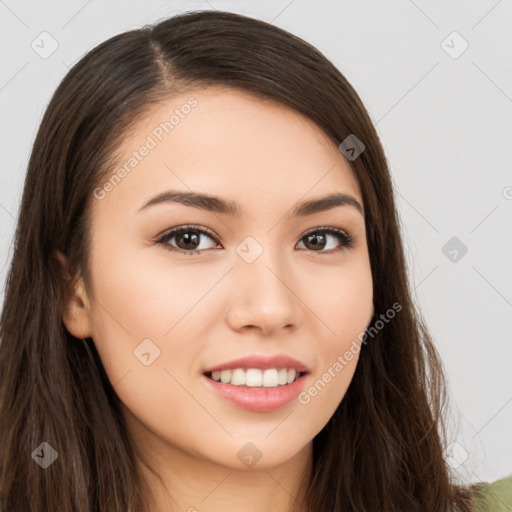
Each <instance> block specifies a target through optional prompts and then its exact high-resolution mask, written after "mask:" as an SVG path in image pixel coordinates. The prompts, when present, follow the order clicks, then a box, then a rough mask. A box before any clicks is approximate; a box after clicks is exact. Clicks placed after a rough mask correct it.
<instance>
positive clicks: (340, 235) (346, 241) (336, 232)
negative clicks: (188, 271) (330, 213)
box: [154, 225, 356, 256]
mask: <svg viewBox="0 0 512 512" xmlns="http://www.w3.org/2000/svg"><path fill="white" fill-rule="evenodd" d="M190 231H193V232H195V233H199V234H202V235H206V236H208V237H209V238H211V239H212V240H213V241H214V242H215V243H216V244H220V242H219V240H218V238H217V237H216V236H215V235H214V234H213V233H212V232H211V231H210V230H209V229H204V228H198V227H196V226H190V225H187V226H181V227H179V228H174V229H172V230H170V231H167V232H165V233H164V234H163V235H161V236H159V237H157V239H156V240H154V243H155V244H159V245H162V246H163V248H164V249H166V250H168V251H172V252H180V253H182V254H184V255H188V256H192V255H193V254H201V252H203V251H205V250H207V249H195V250H192V251H186V250H184V249H180V248H178V247H174V246H173V245H170V244H169V243H168V242H169V240H171V239H172V238H174V237H176V236H179V235H181V234H183V233H188V232H190ZM316 233H323V234H329V235H333V236H334V237H335V238H336V239H337V240H338V241H339V242H340V247H339V248H337V249H331V250H329V251H310V252H313V253H318V254H322V253H324V254H333V253H338V252H341V251H344V250H346V249H350V248H352V247H353V246H354V243H355V241H356V240H355V238H354V237H353V236H352V235H350V234H348V233H347V232H346V231H344V230H342V229H339V228H334V227H329V226H322V227H319V228H314V229H312V230H310V231H307V232H306V233H305V234H304V235H302V236H301V237H300V240H299V241H301V240H302V239H303V238H306V237H307V236H309V235H312V234H316ZM306 250H307V249H306Z"/></svg>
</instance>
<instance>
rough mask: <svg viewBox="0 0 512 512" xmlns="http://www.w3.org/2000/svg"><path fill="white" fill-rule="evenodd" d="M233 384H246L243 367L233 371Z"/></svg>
mask: <svg viewBox="0 0 512 512" xmlns="http://www.w3.org/2000/svg"><path fill="white" fill-rule="evenodd" d="M231 384H233V386H245V372H244V371H243V370H242V369H241V368H237V369H236V370H234V371H233V375H231Z"/></svg>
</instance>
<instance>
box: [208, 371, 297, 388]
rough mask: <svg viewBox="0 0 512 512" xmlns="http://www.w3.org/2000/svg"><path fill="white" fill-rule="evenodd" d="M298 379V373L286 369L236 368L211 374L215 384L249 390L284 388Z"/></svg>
mask: <svg viewBox="0 0 512 512" xmlns="http://www.w3.org/2000/svg"><path fill="white" fill-rule="evenodd" d="M299 377H300V373H299V372H297V371H296V370H294V369H287V368H281V369H277V368H269V369H267V370H259V369H258V368H249V369H247V370H244V369H243V368H237V369H236V370H222V371H215V372H212V374H211V378H212V379H213V380H214V381H216V382H222V384H232V385H233V386H247V387H250V388H257V387H264V388H275V387H277V386H284V385H286V384H291V383H292V382H293V381H294V380H296V379H298V378H299Z"/></svg>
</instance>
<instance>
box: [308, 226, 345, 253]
mask: <svg viewBox="0 0 512 512" xmlns="http://www.w3.org/2000/svg"><path fill="white" fill-rule="evenodd" d="M329 237H330V238H334V239H336V240H337V241H338V243H339V245H338V247H336V245H335V244H334V246H333V244H332V243H331V244H329ZM301 241H304V242H303V243H304V245H305V246H306V249H309V250H311V251H313V252H320V253H322V252H326V253H332V252H337V251H341V250H344V249H349V248H350V247H352V246H353V245H354V239H353V237H351V236H350V235H348V234H347V233H345V232H344V231H342V230H341V229H337V228H320V229H316V230H315V231H310V232H309V233H307V234H306V235H304V236H303V237H302V238H301ZM326 246H327V247H328V250H327V251H324V249H325V248H326Z"/></svg>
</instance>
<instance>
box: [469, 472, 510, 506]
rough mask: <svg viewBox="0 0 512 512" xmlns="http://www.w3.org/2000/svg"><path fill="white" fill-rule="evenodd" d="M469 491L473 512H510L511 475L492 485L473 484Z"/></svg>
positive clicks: (483, 483) (484, 483)
mask: <svg viewBox="0 0 512 512" xmlns="http://www.w3.org/2000/svg"><path fill="white" fill-rule="evenodd" d="M471 490H472V492H473V497H474V500H475V508H474V512H512V475H510V476H508V477H506V478H502V479H501V480H497V481H496V482H493V483H487V482H481V483H478V484H473V485H472V486H471Z"/></svg>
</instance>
